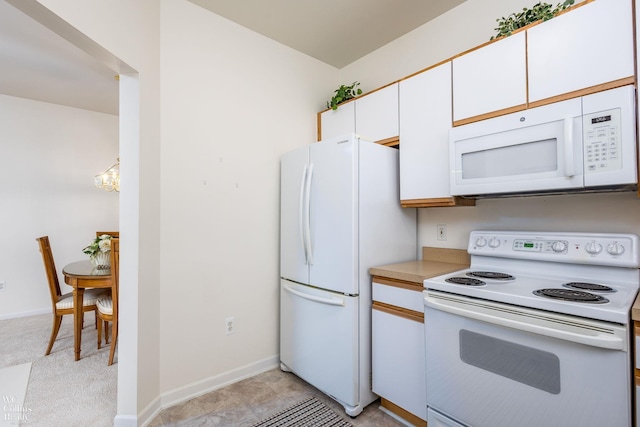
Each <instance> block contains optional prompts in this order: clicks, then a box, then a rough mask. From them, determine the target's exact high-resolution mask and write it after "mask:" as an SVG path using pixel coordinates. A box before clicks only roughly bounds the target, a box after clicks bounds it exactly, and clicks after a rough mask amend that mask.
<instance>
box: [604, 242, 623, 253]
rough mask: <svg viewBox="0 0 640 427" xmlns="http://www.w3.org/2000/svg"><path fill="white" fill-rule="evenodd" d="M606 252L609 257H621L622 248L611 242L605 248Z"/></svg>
mask: <svg viewBox="0 0 640 427" xmlns="http://www.w3.org/2000/svg"><path fill="white" fill-rule="evenodd" d="M607 252H609V254H610V255H622V254H623V253H624V246H622V245H619V244H618V242H613V243H611V244H610V245H609V246H607Z"/></svg>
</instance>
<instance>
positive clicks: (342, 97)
mask: <svg viewBox="0 0 640 427" xmlns="http://www.w3.org/2000/svg"><path fill="white" fill-rule="evenodd" d="M359 85H360V83H359V82H353V84H352V85H351V86H345V85H340V87H339V88H338V89H336V90H335V95H333V97H332V98H331V100H330V101H327V108H331V109H332V110H337V109H338V105H339V104H342V103H343V102H345V101H348V100H350V99H353V98H355V97H356V96H358V95H362V89H360V88H356V87H357V86H359Z"/></svg>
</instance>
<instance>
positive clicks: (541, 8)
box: [490, 0, 575, 40]
mask: <svg viewBox="0 0 640 427" xmlns="http://www.w3.org/2000/svg"><path fill="white" fill-rule="evenodd" d="M574 1H575V0H565V1H564V2H562V3H558V4H557V5H556V7H553V6H552V5H550V4H549V3H542V2H539V3H536V4H535V5H533V6H532V7H531V9H528V8H526V7H525V8H523V9H522V12H517V13H516V12H514V13H512V14H510V15H508V16H507V17H506V18H505V17H504V16H503V17H502V18H498V19H496V21H497V22H498V26H497V27H496V28H495V30H496V31H497V32H498V34H496V35H495V36H492V37H491V39H490V40H495V39H497V38H499V37H506V36H510V35H511V33H513V32H514V31H515V30H517V29H519V28H522V27H524V26H527V25H529V24H533V23H534V22H537V21H548V20H549V19H551V18H553V17H554V16H556V15H557V14H558V13H560V12H562V11H563V10H565V9H566V8H568V7H569V6H571V5H572V4H573V3H574Z"/></svg>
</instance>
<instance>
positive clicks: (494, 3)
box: [340, 0, 640, 249]
mask: <svg viewBox="0 0 640 427" xmlns="http://www.w3.org/2000/svg"><path fill="white" fill-rule="evenodd" d="M525 6H526V7H531V6H532V4H531V2H530V1H528V0H518V1H515V2H514V1H513V0H467V1H466V2H464V3H462V4H461V5H459V6H458V7H456V8H454V9H452V10H451V11H449V12H447V13H446V14H444V15H442V16H440V17H438V18H436V19H434V20H433V21H431V22H429V23H427V24H425V25H424V26H422V27H420V28H418V29H416V30H414V31H412V32H411V33H409V34H407V35H405V36H403V37H401V38H399V39H397V40H395V41H393V42H391V43H389V44H388V45H386V46H384V47H382V48H380V49H378V50H377V51H375V52H373V53H371V54H369V55H367V56H366V57H364V58H362V59H360V60H358V61H356V62H354V63H352V64H350V65H348V66H347V67H345V68H344V69H342V70H341V71H340V78H341V80H342V81H353V80H358V81H360V82H361V83H362V86H363V87H367V89H374V88H376V87H379V86H382V85H384V84H387V83H389V82H391V81H395V80H398V79H400V78H402V77H405V76H407V75H409V74H412V73H414V72H416V71H419V70H421V69H424V68H427V67H429V66H431V65H433V64H435V63H437V62H440V61H443V60H445V59H448V58H451V57H453V56H455V55H456V54H458V53H461V52H463V51H465V50H467V49H470V48H473V47H474V46H477V45H479V44H482V43H484V42H486V41H488V40H489V38H490V37H491V36H492V35H494V33H495V31H494V28H495V26H496V25H497V23H496V18H498V17H502V16H507V15H509V14H510V13H511V12H514V11H518V10H521V9H522V7H525ZM400 149H402V145H401V148H400ZM437 224H446V225H447V231H448V235H447V241H444V242H443V241H438V240H437V239H436V225H437ZM474 229H494V230H495V229H507V230H540V231H544V230H551V231H560V230H562V231H601V232H629V233H636V234H640V199H639V198H638V197H637V195H636V194H635V193H621V194H591V195H572V196H545V197H524V198H523V197H520V198H508V199H486V200H478V201H477V203H476V206H475V207H455V208H428V209H427V208H423V209H419V212H418V243H419V245H420V246H434V247H448V248H459V249H465V248H466V246H467V240H468V236H469V231H471V230H474Z"/></svg>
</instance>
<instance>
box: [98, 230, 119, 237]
mask: <svg viewBox="0 0 640 427" xmlns="http://www.w3.org/2000/svg"><path fill="white" fill-rule="evenodd" d="M103 234H108V235H109V236H111V237H120V232H119V231H96V237H100V236H102V235H103Z"/></svg>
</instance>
